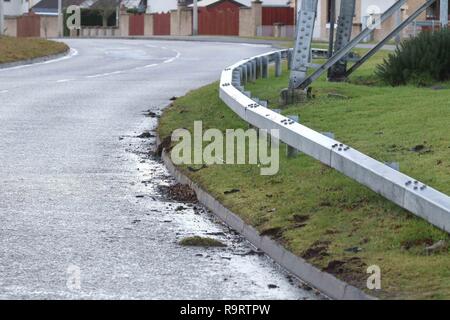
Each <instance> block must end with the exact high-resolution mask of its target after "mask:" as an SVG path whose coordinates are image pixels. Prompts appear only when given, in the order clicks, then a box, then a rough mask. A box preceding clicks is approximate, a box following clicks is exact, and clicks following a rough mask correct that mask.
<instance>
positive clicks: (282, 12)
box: [262, 7, 294, 26]
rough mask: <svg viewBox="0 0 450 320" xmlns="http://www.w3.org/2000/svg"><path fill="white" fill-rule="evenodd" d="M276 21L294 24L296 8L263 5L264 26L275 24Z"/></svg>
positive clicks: (287, 24)
mask: <svg viewBox="0 0 450 320" xmlns="http://www.w3.org/2000/svg"><path fill="white" fill-rule="evenodd" d="M275 23H282V24H284V25H286V26H293V25H294V8H290V7H263V8H262V24H263V26H273V25H274V24H275Z"/></svg>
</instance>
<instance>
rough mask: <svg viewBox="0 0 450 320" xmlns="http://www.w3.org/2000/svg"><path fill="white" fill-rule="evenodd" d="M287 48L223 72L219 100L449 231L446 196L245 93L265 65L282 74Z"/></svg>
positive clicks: (265, 71) (289, 56)
mask: <svg viewBox="0 0 450 320" xmlns="http://www.w3.org/2000/svg"><path fill="white" fill-rule="evenodd" d="M291 50H292V49H286V50H279V51H273V52H269V53H266V54H262V55H259V56H255V57H252V58H249V59H245V60H242V61H240V62H238V63H236V64H234V65H232V66H230V67H229V68H226V69H225V70H223V72H222V76H221V79H220V98H221V99H222V100H223V101H224V102H225V103H226V104H227V105H228V107H230V108H231V109H232V110H233V111H234V112H235V113H236V114H238V115H239V116H240V117H241V118H242V119H244V120H245V121H247V122H248V123H250V124H251V125H253V126H255V127H257V128H259V129H267V130H270V129H278V130H279V139H280V140H281V141H283V142H284V143H286V144H287V145H289V146H291V147H293V148H295V149H297V150H300V151H301V152H303V153H305V154H307V155H309V156H311V157H313V158H315V159H317V160H319V161H320V162H322V163H324V164H326V165H328V166H330V167H332V168H334V169H336V170H337V171H339V172H341V173H343V174H344V175H346V176H347V177H350V178H352V179H354V180H355V181H357V182H359V183H361V184H362V185H365V186H367V187H369V188H370V189H372V190H373V191H375V192H377V193H379V194H380V195H382V196H383V197H385V198H386V199H388V200H390V201H392V202H394V203H395V204H397V205H399V206H400V207H402V208H404V209H406V210H408V211H410V212H412V213H413V214H415V215H417V216H419V217H421V218H423V219H425V220H427V221H428V222H430V223H432V224H433V225H435V226H436V227H438V228H440V229H442V230H444V231H446V232H449V231H450V197H449V196H447V195H445V194H443V193H441V192H439V191H437V190H435V189H433V188H432V187H430V186H427V185H425V184H424V183H421V182H420V181H417V180H415V179H413V178H411V177H409V176H407V175H405V174H403V173H401V172H399V171H396V170H394V169H392V168H391V167H389V166H387V165H385V164H383V163H381V162H379V161H377V160H375V159H373V158H370V157H369V156H367V155H365V154H363V153H361V152H359V151H357V150H355V149H353V148H351V147H350V146H348V145H345V144H344V143H342V142H339V141H337V140H334V139H331V138H329V137H327V136H324V135H323V134H321V133H319V132H316V131H314V130H312V129H310V128H308V127H306V126H304V125H301V124H299V123H297V122H295V121H293V120H291V119H289V118H287V117H285V116H283V115H281V114H278V113H276V112H274V111H272V110H270V109H268V108H267V107H265V106H263V105H262V103H260V101H259V99H257V98H252V97H251V94H250V93H249V92H246V91H244V84H245V83H246V82H247V81H252V80H256V79H257V78H259V77H268V75H269V72H268V68H269V64H270V63H275V76H279V75H281V71H282V68H281V63H282V59H283V58H285V59H286V58H287V59H288V66H289V65H290V62H289V60H290V59H292V51H291Z"/></svg>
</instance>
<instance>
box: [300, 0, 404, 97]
mask: <svg viewBox="0 0 450 320" xmlns="http://www.w3.org/2000/svg"><path fill="white" fill-rule="evenodd" d="M405 2H406V0H398V1H397V2H396V3H394V4H393V5H392V6H391V7H390V8H389V9H387V10H386V11H385V12H384V13H383V14H382V15H381V18H380V23H382V22H384V21H386V20H387V19H388V18H390V17H391V16H392V15H393V14H394V12H395V11H396V10H399V9H400V7H401V6H402V5H404V4H405ZM372 31H373V29H372V28H369V27H366V28H365V29H364V30H363V31H361V33H359V34H358V35H357V36H356V37H355V38H353V39H352V40H351V41H350V42H349V43H348V44H347V45H346V46H345V47H343V48H342V49H340V50H339V51H337V52H335V53H334V54H333V56H332V57H331V58H330V59H329V60H328V61H327V62H325V63H324V64H323V65H322V66H320V67H319V68H318V69H317V70H316V71H314V72H313V73H312V74H311V75H310V76H308V77H306V78H303V80H300V81H296V82H295V87H294V88H299V89H306V88H307V87H308V86H309V85H310V84H311V83H312V82H313V81H314V80H316V79H317V78H319V77H320V76H321V75H322V74H323V73H324V72H326V71H327V70H328V69H329V68H330V67H332V66H333V65H334V64H335V63H336V62H338V61H339V60H341V59H342V58H344V57H345V56H346V55H347V54H348V53H349V52H350V51H351V50H352V49H353V48H354V47H355V46H356V45H357V44H358V43H360V42H361V40H362V39H364V38H366V37H367V36H368V35H369V34H371V33H372Z"/></svg>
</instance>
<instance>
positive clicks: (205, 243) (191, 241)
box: [179, 236, 226, 247]
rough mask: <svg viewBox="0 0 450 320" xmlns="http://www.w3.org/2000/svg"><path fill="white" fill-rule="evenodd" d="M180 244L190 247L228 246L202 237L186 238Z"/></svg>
mask: <svg viewBox="0 0 450 320" xmlns="http://www.w3.org/2000/svg"><path fill="white" fill-rule="evenodd" d="M179 244H180V245H182V246H188V247H226V244H224V243H223V242H221V241H219V240H216V239H213V238H205V237H200V236H195V237H188V238H184V239H182V240H181V241H180V242H179Z"/></svg>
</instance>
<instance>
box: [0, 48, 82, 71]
mask: <svg viewBox="0 0 450 320" xmlns="http://www.w3.org/2000/svg"><path fill="white" fill-rule="evenodd" d="M77 55H78V50H77V49H74V48H70V53H69V54H68V55H66V56H64V57H60V58H56V59H52V60H47V61H42V62H35V63H29V64H24V65H21V66H15V67H10V68H3V69H0V72H2V71H8V70H16V69H23V68H29V67H33V66H39V65H43V64H49V63H54V62H59V61H63V60H67V59H70V58H73V57H75V56H77Z"/></svg>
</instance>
